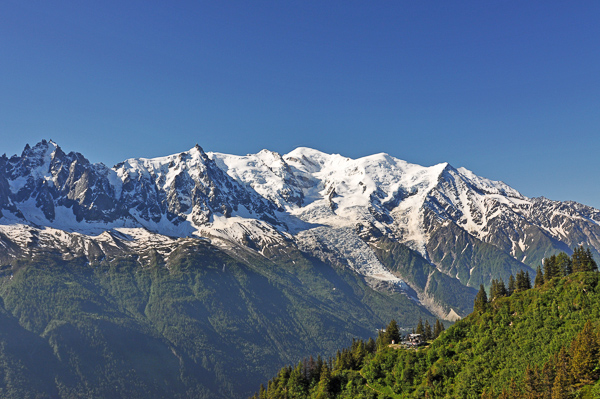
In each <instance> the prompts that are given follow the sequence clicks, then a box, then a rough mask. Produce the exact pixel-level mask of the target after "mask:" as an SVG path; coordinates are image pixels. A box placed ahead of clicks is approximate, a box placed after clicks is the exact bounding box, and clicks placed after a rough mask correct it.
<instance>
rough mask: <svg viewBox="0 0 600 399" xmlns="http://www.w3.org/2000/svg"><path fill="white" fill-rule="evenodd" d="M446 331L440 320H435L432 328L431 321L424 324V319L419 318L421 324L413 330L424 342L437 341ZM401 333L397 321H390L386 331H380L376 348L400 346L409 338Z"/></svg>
mask: <svg viewBox="0 0 600 399" xmlns="http://www.w3.org/2000/svg"><path fill="white" fill-rule="evenodd" d="M445 329H446V327H444V323H442V322H441V321H440V320H439V319H435V324H434V327H433V328H432V327H431V324H430V323H429V320H427V319H425V323H423V319H422V318H419V323H418V324H417V327H416V328H413V329H412V333H413V334H420V335H421V336H422V338H423V340H424V341H431V340H432V339H436V338H437V337H439V336H440V334H441V333H442V332H443V331H444V330H445ZM407 336H408V334H407V335H406V336H403V335H402V334H401V333H400V329H399V328H398V323H397V322H396V320H392V321H390V323H389V324H388V325H387V327H386V328H385V330H380V331H379V333H378V336H377V341H375V343H376V347H377V349H380V348H382V347H384V346H387V345H390V344H399V343H401V342H402V341H404V340H405V338H407Z"/></svg>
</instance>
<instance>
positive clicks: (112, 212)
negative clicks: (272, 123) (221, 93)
mask: <svg viewBox="0 0 600 399" xmlns="http://www.w3.org/2000/svg"><path fill="white" fill-rule="evenodd" d="M0 206H1V208H0V212H1V214H2V219H1V223H2V224H1V225H0V232H1V233H2V235H1V236H0V240H2V242H3V243H4V247H5V248H7V250H6V251H5V253H4V254H1V255H0V258H2V259H4V260H6V261H8V260H9V259H11V258H14V257H19V256H23V255H25V254H27V253H31V252H35V251H37V250H38V249H39V248H40V246H39V245H32V244H31V243H32V242H33V241H35V242H36V243H44V247H45V248H48V247H55V248H60V251H61V252H62V253H63V256H65V257H75V256H86V257H90V258H98V257H104V256H106V255H107V254H110V253H118V252H120V251H122V250H124V249H125V248H127V249H128V250H131V251H136V250H137V249H136V248H139V247H140V246H143V247H148V246H153V245H158V246H161V247H167V248H168V247H169V246H170V245H172V244H173V243H175V242H176V241H177V239H178V238H184V237H189V238H196V239H205V240H209V241H210V242H212V243H213V245H216V246H217V247H220V248H222V249H226V250H228V251H233V252H235V248H238V249H243V250H250V251H254V252H258V253H259V254H261V255H262V256H265V257H267V258H270V259H276V257H277V248H285V247H287V246H293V247H295V248H297V249H300V250H301V251H303V252H305V253H309V254H311V255H312V256H316V257H317V258H319V259H321V260H323V261H324V262H327V263H329V264H335V265H338V266H340V267H345V268H349V269H351V270H352V271H353V272H355V273H357V274H359V275H361V276H363V277H364V278H365V279H366V281H368V282H369V283H370V284H371V285H372V286H373V287H376V288H377V289H392V290H401V291H402V290H404V291H405V292H410V295H412V296H413V297H415V298H418V299H417V300H418V301H421V302H422V303H423V304H427V306H428V308H430V310H432V311H434V312H435V313H436V314H438V315H440V316H442V317H446V318H453V317H457V316H459V315H464V314H465V313H466V312H467V311H468V306H469V305H467V304H461V303H460V301H453V300H450V301H447V300H442V299H441V298H440V297H439V293H436V292H435V290H432V288H431V287H430V285H431V283H432V282H433V279H441V280H440V281H442V280H443V281H451V282H449V284H451V285H455V286H459V287H460V286H462V287H478V286H479V284H484V285H488V284H489V283H490V281H491V280H492V278H504V279H506V278H508V276H509V275H510V274H511V273H512V274H514V273H516V272H517V271H518V270H520V269H523V270H527V271H529V272H530V273H532V274H533V269H532V268H534V267H535V266H537V265H538V264H540V262H541V260H542V259H543V258H544V257H546V256H549V255H551V254H552V253H555V252H558V251H562V250H564V251H567V252H569V251H570V248H572V247H574V246H576V245H582V244H583V245H586V246H589V247H591V248H593V251H594V254H595V255H598V251H599V250H600V211H598V210H596V209H594V208H591V207H588V206H585V205H581V204H578V203H574V202H558V201H551V200H548V199H545V198H527V197H525V196H523V195H522V194H520V193H519V192H518V191H517V190H515V189H513V188H511V187H509V186H508V185H506V184H504V183H502V182H498V181H492V180H488V179H485V178H482V177H479V176H477V175H475V174H474V173H473V172H471V171H469V170H467V169H464V168H458V169H457V168H454V167H452V166H451V165H449V164H448V163H441V164H438V165H434V166H430V167H424V166H419V165H414V164H410V163H408V162H405V161H402V160H400V159H397V158H394V157H392V156H390V155H388V154H384V153H381V154H375V155H371V156H367V157H363V158H359V159H350V158H346V157H343V156H341V155H336V154H333V155H332V154H326V153H323V152H320V151H317V150H314V149H310V148H297V149H295V150H293V151H292V152H290V153H289V154H286V155H280V154H278V153H276V152H272V151H268V150H263V151H260V152H259V153H257V154H250V155H246V156H236V155H228V154H221V153H213V152H204V150H203V149H202V148H201V147H200V146H198V145H196V146H195V147H194V148H192V149H190V150H189V151H186V152H182V153H180V154H174V155H170V156H165V157H160V158H153V159H146V158H137V159H135V158H132V159H128V160H125V161H123V162H121V163H119V164H117V165H115V166H114V167H112V168H108V167H106V166H105V165H103V164H92V163H90V162H89V161H88V160H87V159H86V158H85V157H84V156H83V155H81V154H79V153H75V152H71V153H68V154H66V153H65V152H63V151H62V150H61V148H60V147H59V146H58V145H57V144H56V143H54V142H52V141H45V140H42V141H41V142H40V143H38V144H36V145H35V146H33V147H30V146H29V145H27V146H26V147H25V149H24V150H23V153H22V154H21V155H20V156H18V155H14V156H12V157H11V158H7V157H3V158H1V159H0ZM24 232H26V234H23V233H24ZM28 236H29V237H30V239H27V237H28ZM24 237H25V238H24ZM31 237H35V240H34V239H33V238H31ZM108 237H110V239H109V238H108ZM124 237H126V239H125V238H124ZM74 243H77V245H74ZM397 246H401V247H402V248H403V249H402V251H404V252H405V253H408V254H410V257H414V258H415V259H418V261H419V262H420V264H422V265H424V266H422V267H420V269H423V268H425V269H426V270H427V273H425V272H423V271H422V270H421V273H420V274H422V273H425V274H426V275H425V276H421V277H418V276H417V275H416V274H415V272H414V270H413V271H412V272H411V271H410V270H408V269H407V267H408V266H407V265H406V259H404V260H398V259H392V258H391V257H389V256H387V255H386V254H388V255H389V253H391V252H390V251H392V252H393V249H392V247H397ZM90 248H95V250H92V251H91V252H90ZM167 252H168V250H167ZM436 276H437V277H436Z"/></svg>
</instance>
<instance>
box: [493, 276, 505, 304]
mask: <svg viewBox="0 0 600 399" xmlns="http://www.w3.org/2000/svg"><path fill="white" fill-rule="evenodd" d="M506 295H507V291H506V286H505V285H504V281H502V279H498V280H496V279H492V285H491V286H490V298H489V299H490V302H492V301H494V300H495V299H497V298H500V297H503V296H506Z"/></svg>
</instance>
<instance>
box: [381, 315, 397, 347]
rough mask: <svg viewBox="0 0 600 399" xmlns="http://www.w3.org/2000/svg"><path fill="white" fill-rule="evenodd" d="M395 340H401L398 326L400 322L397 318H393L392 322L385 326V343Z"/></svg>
mask: <svg viewBox="0 0 600 399" xmlns="http://www.w3.org/2000/svg"><path fill="white" fill-rule="evenodd" d="M392 341H394V343H396V344H397V343H399V342H400V329H399V328H398V323H396V320H394V319H392V321H390V323H389V324H388V325H387V327H386V328H385V340H384V342H385V345H389V344H391V343H392Z"/></svg>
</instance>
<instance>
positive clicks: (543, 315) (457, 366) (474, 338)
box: [261, 272, 600, 399]
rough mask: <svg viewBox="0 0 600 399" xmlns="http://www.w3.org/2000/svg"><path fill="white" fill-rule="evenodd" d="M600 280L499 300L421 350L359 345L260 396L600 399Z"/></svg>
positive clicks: (275, 382) (286, 377) (583, 279)
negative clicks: (575, 398)
mask: <svg viewBox="0 0 600 399" xmlns="http://www.w3.org/2000/svg"><path fill="white" fill-rule="evenodd" d="M599 276H600V275H599V273H598V272H581V273H576V274H572V275H569V276H567V277H564V278H554V279H552V280H550V281H547V282H546V283H545V284H544V285H543V286H541V287H539V288H537V289H529V290H526V291H522V292H516V293H514V294H512V295H511V296H510V297H501V298H496V299H495V300H494V301H493V302H491V303H489V304H488V305H487V309H486V310H484V311H476V312H474V313H473V314H471V315H469V316H468V317H467V318H465V319H463V320H460V321H458V322H457V323H456V324H454V325H453V326H452V327H450V328H449V329H448V330H446V331H445V332H443V333H442V334H441V335H440V336H439V337H438V338H437V339H436V340H434V341H433V343H431V344H430V345H429V346H428V347H425V348H420V349H418V350H415V349H414V348H411V349H404V348H399V345H387V344H386V343H383V342H382V339H383V338H380V340H378V344H379V349H376V346H375V345H374V344H370V343H366V344H365V343H364V342H362V341H353V345H352V346H351V347H350V348H348V349H344V350H343V351H338V352H337V355H336V356H335V357H334V358H333V359H331V361H329V362H324V363H320V364H319V363H317V364H311V363H307V362H304V363H299V364H298V366H296V367H295V368H292V367H286V368H284V369H282V370H281V371H280V372H279V373H278V374H277V376H276V377H275V378H273V379H272V380H271V381H269V384H268V389H267V390H266V391H263V392H262V396H261V397H262V398H265V399H277V398H283V397H286V394H287V393H288V392H294V393H295V394H296V395H295V397H297V398H321V397H330V398H358V397H360V398H427V397H429V398H483V399H488V398H549V397H553V398H556V397H560V398H574V397H577V398H589V399H591V398H596V397H598V395H599V394H600V372H599V371H598V370H599V367H600V360H599V357H598V354H599V353H600V324H599V321H600V277H599ZM390 325H391V323H390ZM303 367H307V368H308V372H307V373H305V374H304V375H303V374H302V369H303Z"/></svg>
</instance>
